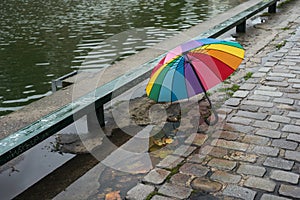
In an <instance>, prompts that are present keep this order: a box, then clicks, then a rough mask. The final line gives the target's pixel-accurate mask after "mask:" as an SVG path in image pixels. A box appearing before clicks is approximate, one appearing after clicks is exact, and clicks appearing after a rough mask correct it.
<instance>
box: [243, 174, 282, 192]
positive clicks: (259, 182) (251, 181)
mask: <svg viewBox="0 0 300 200" xmlns="http://www.w3.org/2000/svg"><path fill="white" fill-rule="evenodd" d="M244 185H245V186H247V187H251V188H255V189H260V190H266V191H268V192H273V191H274V190H275V186H276V183H275V182H274V181H271V180H268V179H264V178H259V177H250V178H248V179H247V180H246V181H245V183H244Z"/></svg>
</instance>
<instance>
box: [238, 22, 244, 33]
mask: <svg viewBox="0 0 300 200" xmlns="http://www.w3.org/2000/svg"><path fill="white" fill-rule="evenodd" d="M236 32H237V33H246V20H245V21H243V22H242V23H240V24H239V25H237V26H236Z"/></svg>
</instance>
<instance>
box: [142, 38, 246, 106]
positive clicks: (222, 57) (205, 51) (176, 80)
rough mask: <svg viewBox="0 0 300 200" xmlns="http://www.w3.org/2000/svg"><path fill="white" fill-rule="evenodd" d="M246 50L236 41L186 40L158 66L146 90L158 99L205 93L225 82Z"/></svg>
mask: <svg viewBox="0 0 300 200" xmlns="http://www.w3.org/2000/svg"><path fill="white" fill-rule="evenodd" d="M244 53H245V51H244V49H243V47H242V46H241V45H240V44H239V43H237V42H232V41H225V40H218V39H212V38H204V39H199V40H192V41H189V42H187V43H184V44H182V45H180V46H178V47H176V48H175V49H173V50H172V51H170V52H168V53H167V54H166V56H165V57H164V58H163V59H162V60H161V61H160V62H159V63H158V65H156V66H155V67H154V69H153V71H152V74H151V76H150V80H149V82H148V84H147V86H146V93H147V95H148V97H149V98H150V99H153V100H154V101H156V102H174V101H178V100H182V99H187V98H190V97H192V96H194V95H197V94H200V93H203V92H204V94H205V96H206V97H207V99H208V101H209V103H210V105H211V102H210V100H209V98H208V96H207V94H206V91H207V90H209V89H210V88H212V87H214V86H216V85H217V84H219V83H221V82H222V81H224V80H225V79H226V78H227V77H228V76H230V75H231V74H232V73H233V72H234V71H235V70H236V69H237V68H238V66H239V65H240V64H241V62H242V60H243V58H244Z"/></svg>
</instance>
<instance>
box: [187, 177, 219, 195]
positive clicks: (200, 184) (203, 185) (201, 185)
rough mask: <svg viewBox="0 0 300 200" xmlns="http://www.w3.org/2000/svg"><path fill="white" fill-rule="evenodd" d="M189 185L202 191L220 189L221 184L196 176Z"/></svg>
mask: <svg viewBox="0 0 300 200" xmlns="http://www.w3.org/2000/svg"><path fill="white" fill-rule="evenodd" d="M191 186H192V188H193V189H194V190H201V191H204V192H217V191H220V190H221V189H222V186H223V185H222V184H221V183H218V182H216V181H211V180H209V179H206V178H196V179H195V180H193V181H192V183H191Z"/></svg>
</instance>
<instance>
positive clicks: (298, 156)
mask: <svg viewBox="0 0 300 200" xmlns="http://www.w3.org/2000/svg"><path fill="white" fill-rule="evenodd" d="M285 158H286V159H289V160H295V161H298V162H300V153H299V151H288V150H287V151H285Z"/></svg>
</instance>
